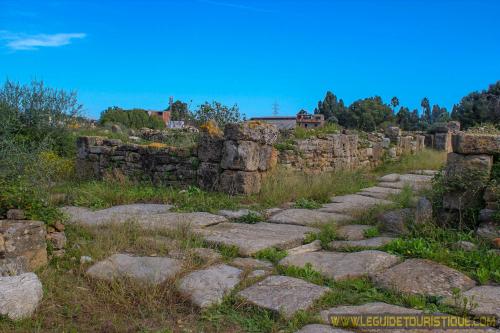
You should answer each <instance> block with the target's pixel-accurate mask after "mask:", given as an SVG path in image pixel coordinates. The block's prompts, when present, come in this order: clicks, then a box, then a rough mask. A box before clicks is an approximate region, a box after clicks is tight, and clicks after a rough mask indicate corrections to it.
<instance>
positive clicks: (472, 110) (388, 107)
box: [314, 81, 500, 131]
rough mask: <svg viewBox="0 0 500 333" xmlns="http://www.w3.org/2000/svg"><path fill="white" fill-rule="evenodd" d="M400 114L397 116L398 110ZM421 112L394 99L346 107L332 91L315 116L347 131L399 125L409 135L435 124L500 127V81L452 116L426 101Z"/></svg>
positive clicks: (462, 103)
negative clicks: (321, 117)
mask: <svg viewBox="0 0 500 333" xmlns="http://www.w3.org/2000/svg"><path fill="white" fill-rule="evenodd" d="M398 106H399V110H398V111H397V112H396V110H397V107H398ZM420 106H421V108H422V109H421V112H419V111H418V110H417V109H414V110H411V111H410V109H409V108H408V107H406V106H400V103H399V99H398V98H397V97H393V98H392V99H391V100H390V102H389V103H385V102H384V101H383V100H382V98H381V97H380V96H375V97H369V98H364V99H360V100H357V101H355V102H353V103H352V104H351V105H349V106H346V105H345V104H344V101H343V100H342V99H339V98H338V97H337V96H336V95H335V94H334V93H332V92H331V91H328V92H327V93H326V96H325V98H324V100H323V101H319V102H318V106H317V107H316V108H315V110H314V113H316V114H322V115H324V117H325V119H326V120H327V121H328V122H332V123H338V124H339V125H341V126H343V127H345V128H353V129H360V130H364V131H373V130H375V129H377V128H383V127H385V126H388V125H398V126H399V127H401V128H402V129H404V130H407V131H416V130H419V131H424V130H428V129H430V128H432V126H433V124H436V123H443V122H447V121H450V120H458V121H460V123H461V124H462V128H465V129H466V128H469V127H472V126H475V125H480V124H483V123H493V124H495V125H497V126H498V125H500V81H499V82H497V83H495V84H493V85H490V87H489V88H488V89H487V90H484V91H482V92H472V93H470V94H469V95H467V96H465V97H464V98H462V100H461V101H460V102H459V103H458V104H456V105H454V106H453V110H452V112H451V113H449V112H448V110H447V109H446V108H444V107H441V106H439V105H438V104H434V105H432V107H431V103H430V101H429V99H428V98H427V97H424V98H423V99H422V101H421V103H420Z"/></svg>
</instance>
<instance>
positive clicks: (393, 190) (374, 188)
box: [361, 186, 401, 194]
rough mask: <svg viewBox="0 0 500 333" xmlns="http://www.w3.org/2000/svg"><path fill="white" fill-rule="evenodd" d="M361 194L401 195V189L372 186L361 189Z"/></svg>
mask: <svg viewBox="0 0 500 333" xmlns="http://www.w3.org/2000/svg"><path fill="white" fill-rule="evenodd" d="M361 192H372V193H385V194H399V193H401V189H398V188H387V187H380V186H372V187H367V188H363V189H361Z"/></svg>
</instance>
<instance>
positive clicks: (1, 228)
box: [0, 220, 47, 271]
mask: <svg viewBox="0 0 500 333" xmlns="http://www.w3.org/2000/svg"><path fill="white" fill-rule="evenodd" d="M45 235H46V232H45V225H44V224H43V222H38V221H26V220H0V237H1V238H2V239H3V244H4V245H3V248H2V249H0V256H1V257H2V258H4V259H10V258H17V257H25V258H26V260H27V262H28V263H27V266H28V267H27V268H28V269H29V270H30V271H33V270H35V269H38V268H40V267H42V266H44V265H45V264H46V263H47V248H46V243H45Z"/></svg>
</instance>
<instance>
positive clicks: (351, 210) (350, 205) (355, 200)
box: [319, 194, 392, 215]
mask: <svg viewBox="0 0 500 333" xmlns="http://www.w3.org/2000/svg"><path fill="white" fill-rule="evenodd" d="M331 200H332V203H329V204H325V205H323V207H322V208H320V209H319V210H320V211H322V212H327V213H339V214H348V215H349V214H352V215H356V214H359V213H360V212H362V211H364V210H367V209H370V208H372V207H375V206H377V205H389V204H391V203H392V202H391V201H388V200H383V199H377V198H371V197H366V196H362V195H357V194H349V195H344V196H340V197H333V198H331Z"/></svg>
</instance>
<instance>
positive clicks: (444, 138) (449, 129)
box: [424, 121, 460, 153]
mask: <svg viewBox="0 0 500 333" xmlns="http://www.w3.org/2000/svg"><path fill="white" fill-rule="evenodd" d="M458 132H460V123H459V122H458V121H450V122H448V123H438V124H437V125H436V126H434V127H433V128H432V129H431V130H430V131H429V133H426V134H424V135H425V146H426V147H429V148H433V149H436V150H444V151H446V152H447V153H449V152H452V151H453V148H452V143H451V139H452V135H453V134H456V133H458Z"/></svg>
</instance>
